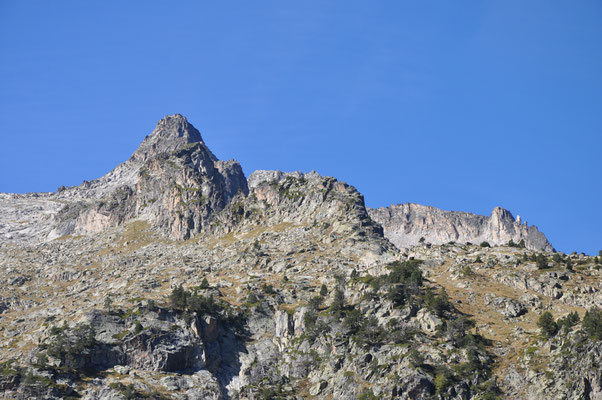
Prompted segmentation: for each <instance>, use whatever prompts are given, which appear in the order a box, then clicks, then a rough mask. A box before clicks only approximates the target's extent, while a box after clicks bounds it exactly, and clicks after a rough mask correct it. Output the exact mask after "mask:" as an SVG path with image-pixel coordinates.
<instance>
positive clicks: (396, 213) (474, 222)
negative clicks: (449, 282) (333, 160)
mask: <svg viewBox="0 0 602 400" xmlns="http://www.w3.org/2000/svg"><path fill="white" fill-rule="evenodd" d="M368 212H369V214H370V217H371V218H372V219H373V220H374V221H376V222H378V223H379V224H380V225H381V226H382V227H383V229H384V232H385V236H386V237H387V239H389V240H390V241H391V242H393V243H394V244H395V245H396V246H397V247H399V248H407V247H411V246H415V245H417V244H418V243H419V241H420V239H421V238H424V240H425V241H426V242H428V243H433V244H443V243H448V242H459V243H466V242H471V243H477V244H478V243H481V242H488V243H489V244H491V245H501V244H507V243H508V242H509V241H510V240H512V241H513V242H514V243H516V244H518V243H520V242H521V241H524V243H525V246H526V247H527V248H528V249H533V250H544V251H553V249H554V248H553V247H552V245H551V244H550V243H549V242H548V240H547V239H546V237H545V235H544V234H543V233H541V232H539V230H538V229H537V227H536V226H528V225H527V223H526V222H523V221H521V219H520V217H518V219H514V217H513V216H512V214H511V213H510V211H508V210H504V209H503V208H500V207H496V208H494V209H493V211H492V213H491V216H489V217H487V216H484V215H476V214H470V213H466V212H457V211H444V210H441V209H438V208H435V207H429V206H422V205H419V204H411V203H407V204H399V205H394V206H391V207H383V208H377V209H369V210H368Z"/></svg>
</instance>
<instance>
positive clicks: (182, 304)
mask: <svg viewBox="0 0 602 400" xmlns="http://www.w3.org/2000/svg"><path fill="white" fill-rule="evenodd" d="M187 297H188V292H186V290H185V289H184V287H182V285H179V286H176V287H175V288H173V290H172V291H171V294H170V295H169V303H170V304H171V306H172V307H173V308H176V309H180V310H183V309H185V308H186V304H187Z"/></svg>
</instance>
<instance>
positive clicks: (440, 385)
mask: <svg viewBox="0 0 602 400" xmlns="http://www.w3.org/2000/svg"><path fill="white" fill-rule="evenodd" d="M450 385H451V382H450V380H449V378H448V377H447V374H446V373H443V372H441V373H439V374H437V376H436V377H435V390H436V392H437V394H438V395H439V396H442V395H443V394H444V393H445V392H446V391H447V389H448V388H449V386H450Z"/></svg>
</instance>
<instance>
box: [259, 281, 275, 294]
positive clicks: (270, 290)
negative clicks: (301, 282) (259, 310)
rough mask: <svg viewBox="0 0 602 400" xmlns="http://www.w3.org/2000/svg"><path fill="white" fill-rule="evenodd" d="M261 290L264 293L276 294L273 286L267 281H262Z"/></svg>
mask: <svg viewBox="0 0 602 400" xmlns="http://www.w3.org/2000/svg"><path fill="white" fill-rule="evenodd" d="M261 290H263V293H265V294H276V291H275V290H274V286H272V285H271V284H269V283H264V284H263V285H261Z"/></svg>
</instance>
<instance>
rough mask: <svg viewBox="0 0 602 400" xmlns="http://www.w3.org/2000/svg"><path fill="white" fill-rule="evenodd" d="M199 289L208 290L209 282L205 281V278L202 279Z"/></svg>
mask: <svg viewBox="0 0 602 400" xmlns="http://www.w3.org/2000/svg"><path fill="white" fill-rule="evenodd" d="M199 287H200V288H201V289H209V287H210V286H209V281H208V280H207V278H203V280H202V281H201V284H200V285H199Z"/></svg>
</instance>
